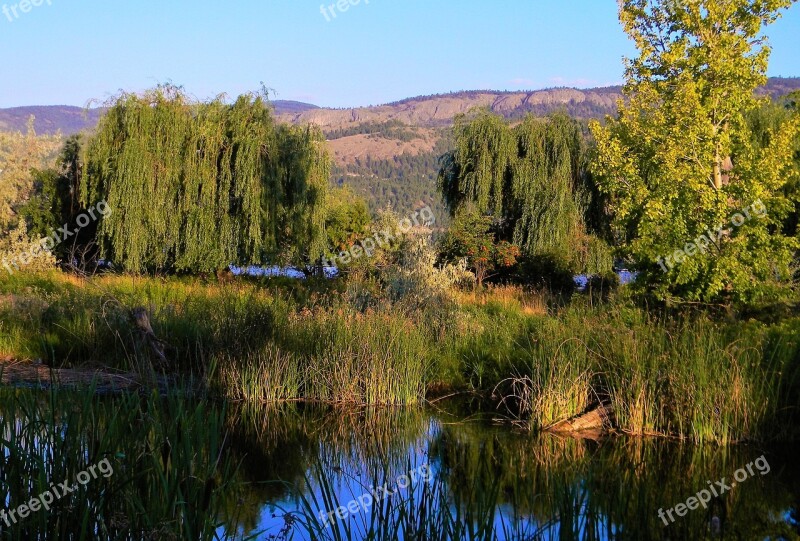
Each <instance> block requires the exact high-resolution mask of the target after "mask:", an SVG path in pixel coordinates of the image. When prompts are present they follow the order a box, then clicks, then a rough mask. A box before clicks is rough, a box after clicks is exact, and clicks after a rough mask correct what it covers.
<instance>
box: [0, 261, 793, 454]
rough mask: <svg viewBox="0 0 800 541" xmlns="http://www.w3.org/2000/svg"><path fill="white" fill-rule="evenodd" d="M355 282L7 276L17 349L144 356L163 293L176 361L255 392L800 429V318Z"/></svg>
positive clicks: (678, 427) (675, 427) (189, 370)
mask: <svg viewBox="0 0 800 541" xmlns="http://www.w3.org/2000/svg"><path fill="white" fill-rule="evenodd" d="M346 286H347V284H343V283H342V282H339V281H333V282H327V283H326V282H314V281H311V282H309V283H304V282H302V283H301V282H291V283H289V282H286V281H285V280H274V281H270V280H264V281H258V280H236V281H234V282H232V283H227V284H219V283H216V282H212V283H208V282H205V281H203V280H200V279H179V278H171V279H166V280H164V279H157V278H141V277H130V276H108V277H98V278H94V279H90V280H79V279H77V278H72V277H68V276H65V275H63V274H58V273H53V274H49V275H24V274H18V275H15V276H13V277H4V278H0V355H3V354H5V355H12V356H14V357H18V358H41V359H44V360H45V361H47V362H48V363H49V364H52V365H54V366H73V365H83V364H99V365H103V366H107V367H111V368H115V369H120V370H132V371H141V370H142V367H149V366H150V363H151V361H152V359H150V354H149V352H148V350H147V348H145V347H143V346H142V344H141V343H140V341H139V340H138V339H137V336H136V333H135V332H133V331H132V326H131V323H130V319H129V313H130V310H132V309H133V308H134V307H138V306H142V307H146V308H147V309H148V311H149V312H150V315H151V322H152V325H153V329H154V331H155V334H156V335H157V336H158V337H159V338H160V339H162V340H163V341H164V342H165V343H166V344H167V348H166V353H167V357H168V358H169V360H170V363H171V364H170V366H169V367H168V370H169V371H170V372H174V373H176V374H181V375H189V376H193V377H196V378H197V379H198V380H201V381H205V382H206V383H207V385H208V387H209V388H210V389H211V390H212V391H213V392H214V393H216V394H217V395H219V396H222V397H225V398H228V399H232V400H243V401H250V402H278V401H289V400H309V401H321V402H329V403H346V404H405V405H409V404H417V403H420V402H422V401H423V400H424V398H425V396H426V394H428V393H430V392H431V391H432V390H434V389H436V390H439V391H440V392H444V391H446V392H451V391H467V392H477V393H480V394H482V395H483V396H487V397H492V395H494V396H493V399H494V400H495V401H500V399H501V398H503V397H504V398H505V401H504V403H505V404H506V405H507V406H509V408H510V410H511V413H512V414H514V415H516V416H521V417H522V418H523V419H524V420H526V421H528V422H529V423H530V426H531V427H532V428H534V429H542V428H546V427H548V426H550V425H552V424H553V423H556V422H558V421H560V420H563V419H567V418H569V417H571V416H573V415H575V414H578V413H581V412H582V411H583V410H585V409H586V408H587V407H590V406H591V405H592V404H595V403H597V402H599V401H603V402H606V403H609V404H611V405H612V406H613V408H614V412H615V421H616V425H617V427H618V428H619V429H620V430H621V431H624V432H626V433H629V434H635V435H665V436H671V437H679V438H683V439H689V440H693V441H698V442H700V441H713V442H719V443H729V442H736V441H743V440H769V439H784V440H788V439H795V438H798V437H800V428H798V426H800V423H798V421H800V414H799V411H800V345H798V337H800V319H797V318H790V319H785V320H783V321H781V322H778V323H771V324H767V323H762V322H758V321H720V320H719V319H714V318H713V317H712V316H710V315H707V314H688V313H687V314H678V315H676V314H655V313H653V312H648V311H646V310H645V309H643V308H640V307H637V306H636V305H635V304H634V302H633V301H631V300H630V299H628V298H626V297H625V296H624V294H623V295H622V296H618V297H616V298H615V299H614V300H612V301H611V302H608V303H597V302H596V299H592V298H590V297H577V298H575V299H573V300H572V301H571V302H569V303H564V302H559V303H555V302H552V299H551V298H550V297H548V296H547V295H538V294H535V293H525V292H521V291H519V290H515V289H513V288H505V289H503V288H498V289H494V290H491V291H489V292H486V293H477V294H459V295H456V299H457V302H455V303H453V304H451V305H443V304H441V303H437V304H436V305H433V304H434V303H430V304H429V305H423V306H422V307H415V308H409V307H408V306H406V305H404V304H403V303H402V302H399V303H394V302H392V301H390V300H389V299H387V298H381V297H380V294H377V295H376V294H374V293H373V294H372V296H371V298H370V300H369V302H368V303H363V302H356V301H354V300H352V298H351V296H350V295H348V291H349V290H350V288H348V287H346Z"/></svg>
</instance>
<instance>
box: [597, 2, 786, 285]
mask: <svg viewBox="0 0 800 541" xmlns="http://www.w3.org/2000/svg"><path fill="white" fill-rule="evenodd" d="M792 3H793V0H725V1H720V0H623V1H622V2H621V3H620V19H621V21H622V24H623V26H624V28H625V31H626V32H627V34H628V35H629V36H630V37H631V38H632V39H633V41H634V42H635V44H636V47H637V49H638V51H639V55H638V56H637V57H636V58H633V59H629V60H627V61H626V73H625V79H626V83H625V94H626V96H627V98H628V103H627V104H620V110H619V118H618V119H614V120H611V119H609V121H608V123H607V124H606V125H605V126H603V125H601V124H599V123H595V124H594V125H593V126H592V131H593V133H594V135H595V137H596V139H597V145H598V155H597V161H596V171H597V173H598V174H599V175H600V176H601V177H602V181H601V182H602V187H603V189H604V190H605V191H606V192H607V193H608V194H609V195H610V196H611V199H612V203H613V210H614V211H615V214H616V224H617V226H618V230H619V232H620V234H621V235H622V236H623V237H624V249H625V251H626V252H627V254H628V256H629V257H630V258H631V259H632V260H633V261H634V262H635V263H636V264H637V266H638V268H639V270H640V271H641V276H642V277H643V279H644V280H645V281H646V282H647V283H648V284H649V285H650V286H651V288H652V290H653V291H654V292H655V293H656V295H657V296H658V297H660V298H662V299H669V298H674V299H678V300H690V301H698V300H699V301H720V300H723V301H724V300H738V301H758V300H762V299H766V298H767V297H771V296H773V294H775V293H779V292H780V290H781V289H784V288H785V286H787V285H788V284H789V282H790V280H791V261H792V256H793V253H794V250H795V248H796V245H797V243H796V240H795V239H791V238H789V237H788V236H785V235H783V234H781V231H780V225H781V222H782V220H783V216H784V214H785V212H786V210H787V209H789V208H791V204H790V202H789V201H787V200H786V196H785V194H786V193H787V192H785V191H784V190H783V187H784V185H785V184H786V183H787V181H789V179H790V174H789V173H790V171H789V168H790V166H791V161H792V155H791V154H792V151H791V147H792V140H793V138H794V134H795V133H796V131H797V128H798V123H797V121H796V119H795V120H794V121H792V122H787V123H785V124H783V125H782V126H781V127H780V129H778V130H775V131H774V132H773V133H772V134H771V136H770V137H769V144H768V145H767V146H762V145H760V144H758V143H757V142H756V141H754V138H753V137H751V133H750V132H751V129H750V127H749V126H748V123H747V115H748V113H749V112H750V111H752V110H754V109H755V108H756V107H758V106H759V101H760V100H759V99H758V98H757V97H756V96H755V90H756V88H757V87H758V86H759V85H762V84H764V83H765V82H766V70H767V62H768V58H769V53H770V49H769V47H768V46H767V45H766V43H765V42H766V38H765V37H764V36H763V28H764V26H765V25H768V24H770V23H772V22H773V21H775V20H776V18H777V17H778V16H779V14H780V10H782V9H784V8H787V7H789V6H790V5H791V4H792ZM757 202H763V204H764V205H765V206H766V209H767V213H766V215H764V216H759V217H757V218H754V219H748V220H746V221H744V223H739V222H741V219H740V218H739V216H741V215H742V213H743V211H744V210H746V209H748V208H749V207H750V206H751V205H753V204H754V203H757ZM731 222H734V227H730V224H731ZM720 227H722V228H724V229H725V231H723V232H722V234H720V235H717V234H712V235H711V236H713V237H714V238H713V239H712V242H710V243H709V244H708V245H707V246H705V241H704V242H703V244H704V246H703V247H702V248H698V246H697V242H694V240H695V239H701V238H702V236H703V235H704V234H705V233H706V232H707V231H709V230H710V231H712V232H714V231H716V230H717V229H718V228H720ZM708 237H709V235H706V238H708ZM684 254H685V256H684ZM664 261H666V263H667V264H664Z"/></svg>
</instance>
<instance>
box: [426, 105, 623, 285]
mask: <svg viewBox="0 0 800 541" xmlns="http://www.w3.org/2000/svg"><path fill="white" fill-rule="evenodd" d="M454 140H455V149H454V150H453V151H451V152H449V153H447V154H445V155H444V156H443V157H442V159H441V169H440V172H439V189H440V191H441V193H442V195H443V197H444V199H445V202H446V204H447V206H448V207H449V209H450V212H451V214H452V215H454V216H456V215H458V213H459V211H460V210H461V208H462V207H464V206H465V205H471V206H474V209H475V211H476V212H477V213H479V214H481V215H485V216H490V217H491V218H492V219H493V221H494V223H493V228H494V229H495V230H496V231H497V240H498V241H507V242H510V243H513V244H515V245H517V246H519V247H520V249H521V251H522V253H523V255H525V256H527V257H540V256H547V257H551V258H555V259H557V260H559V261H562V262H564V264H565V265H566V266H567V267H569V269H568V270H570V271H583V270H587V269H586V267H585V265H583V261H585V260H588V258H583V257H580V254H582V253H585V251H586V249H587V248H589V247H590V248H591V249H596V248H597V247H599V246H600V245H602V243H589V242H588V240H589V235H587V230H586V226H585V223H584V213H585V208H586V207H585V205H586V202H587V197H588V195H589V193H588V191H587V190H586V189H585V182H586V181H587V178H588V177H587V176H586V175H585V155H586V147H585V144H584V140H583V137H582V135H581V129H580V126H579V125H578V123H577V122H576V121H574V120H572V119H570V118H569V117H567V116H566V115H565V114H555V115H551V116H550V117H548V118H544V119H543V118H536V117H533V116H528V117H526V118H525V119H524V120H523V121H522V122H520V123H518V124H517V125H515V126H513V127H512V126H510V125H509V124H507V123H506V122H505V121H504V120H503V119H502V118H501V117H499V116H497V115H494V114H492V113H491V112H489V111H487V110H479V111H476V112H473V113H471V114H470V115H469V116H466V115H465V116H461V117H459V118H457V119H456V124H455V128H454ZM592 260H594V261H597V260H604V261H607V262H608V267H609V269H598V270H597V272H602V271H604V270H610V259H609V258H593V259H592ZM591 271H592V272H595V271H594V269H592V270H591Z"/></svg>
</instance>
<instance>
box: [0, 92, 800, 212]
mask: <svg viewBox="0 0 800 541" xmlns="http://www.w3.org/2000/svg"><path fill="white" fill-rule="evenodd" d="M795 90H800V78H771V79H770V80H769V81H768V83H767V85H765V86H764V87H763V88H762V89H760V90H759V94H762V95H769V96H771V97H778V96H782V95H785V94H787V93H789V92H792V91H795ZM622 98H623V95H622V89H621V87H618V86H612V87H604V88H591V89H575V88H551V89H546V90H536V91H530V92H500V91H491V90H475V91H463V92H452V93H450V94H438V95H432V96H418V97H414V98H408V99H405V100H402V101H398V102H394V103H388V104H385V105H379V106H374V107H357V108H350V109H331V108H323V107H318V106H316V105H312V104H308V103H302V102H297V101H274V102H272V105H273V107H274V108H275V114H276V116H277V118H278V120H279V121H281V122H286V123H294V124H307V123H311V124H316V125H318V126H320V127H321V128H322V129H323V130H324V132H325V134H326V136H327V138H328V141H329V145H330V149H331V154H332V156H333V157H334V161H335V166H334V171H333V175H332V179H331V180H332V182H333V183H334V184H339V185H342V184H348V185H350V186H351V187H352V188H353V189H354V190H355V191H356V192H358V193H360V194H362V195H363V196H364V197H365V198H366V199H367V200H368V201H369V203H370V206H371V207H372V208H373V209H376V208H378V207H382V206H385V205H387V204H390V205H392V206H394V207H395V208H396V209H397V210H398V211H401V212H403V211H405V210H406V209H409V208H412V207H414V206H417V205H418V204H419V203H420V202H424V203H426V204H431V205H434V206H437V205H438V204H439V197H438V195H437V194H436V190H435V178H436V173H437V171H438V158H439V156H441V154H442V153H444V152H446V151H447V149H448V134H449V130H448V128H449V127H450V126H451V125H452V123H453V119H454V118H455V117H456V115H458V114H461V113H466V112H467V111H469V110H470V109H472V108H474V107H489V108H490V109H491V110H493V111H495V112H496V113H498V114H501V115H503V116H504V117H506V118H508V119H516V118H522V117H523V116H524V115H526V114H534V115H539V116H540V115H547V114H549V113H552V112H555V111H565V112H567V113H568V114H569V115H571V116H572V117H574V118H578V119H583V120H587V119H591V118H603V117H604V116H605V115H613V114H615V112H616V104H617V101H618V100H620V99H622ZM101 114H102V109H90V110H88V111H87V110H85V109H83V108H80V107H69V106H34V107H16V108H13V109H0V131H9V130H11V131H17V130H19V131H24V130H25V126H26V123H27V121H28V118H29V117H30V116H31V115H33V116H34V117H35V119H36V120H35V128H36V131H37V133H39V134H53V133H56V132H58V131H59V130H60V131H61V133H62V134H64V135H70V134H73V133H76V132H78V131H81V130H86V129H91V128H92V127H94V126H95V125H96V123H97V121H98V119H99V117H100V115H101Z"/></svg>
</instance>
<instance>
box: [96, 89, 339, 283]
mask: <svg viewBox="0 0 800 541" xmlns="http://www.w3.org/2000/svg"><path fill="white" fill-rule="evenodd" d="M329 170H330V160H329V157H328V153H327V150H326V147H325V142H324V137H323V136H322V133H321V132H320V131H319V130H316V129H312V128H299V127H277V126H276V125H275V123H274V121H273V118H272V114H271V111H270V108H269V106H268V104H267V103H266V102H265V101H264V100H263V99H262V97H260V96H252V95H245V96H241V97H239V98H238V99H237V100H236V101H235V103H233V104H227V103H224V102H223V101H222V99H221V98H220V99H216V100H214V101H211V102H207V103H195V102H192V101H190V100H188V99H187V98H186V96H185V95H184V94H183V93H182V91H181V90H180V89H178V88H175V87H171V86H161V87H158V88H157V89H155V90H152V91H149V92H147V93H145V94H143V95H133V94H124V95H122V96H120V97H119V98H118V99H117V100H116V101H115V102H114V103H113V104H111V106H110V108H109V110H108V112H107V113H106V114H105V115H104V117H103V118H102V119H101V121H100V125H99V126H98V129H97V133H96V135H95V136H94V137H92V138H91V139H90V141H89V143H88V145H87V149H86V154H85V166H84V176H83V179H82V182H81V195H82V199H83V201H84V204H86V205H91V204H93V203H95V202H97V201H100V200H105V201H107V203H108V205H109V207H110V208H111V209H113V213H112V214H111V215H109V216H108V217H107V218H105V219H104V220H103V221H102V223H101V224H100V227H99V230H98V240H99V242H100V245H101V248H102V252H103V254H104V255H105V256H106V257H107V258H108V259H110V260H112V261H114V262H115V263H118V264H120V265H121V266H122V267H123V268H125V269H127V270H130V271H133V272H142V271H157V272H162V271H163V272H210V271H215V270H219V269H224V268H226V267H227V266H228V265H229V264H231V263H239V264H249V263H261V262H266V261H276V259H277V258H279V257H281V256H286V254H289V255H288V256H287V257H290V258H294V259H295V260H296V261H294V262H295V263H308V262H310V261H313V260H315V259H317V258H319V257H321V256H322V255H323V253H324V247H325V210H324V209H325V197H326V189H327V182H328V176H329Z"/></svg>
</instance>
